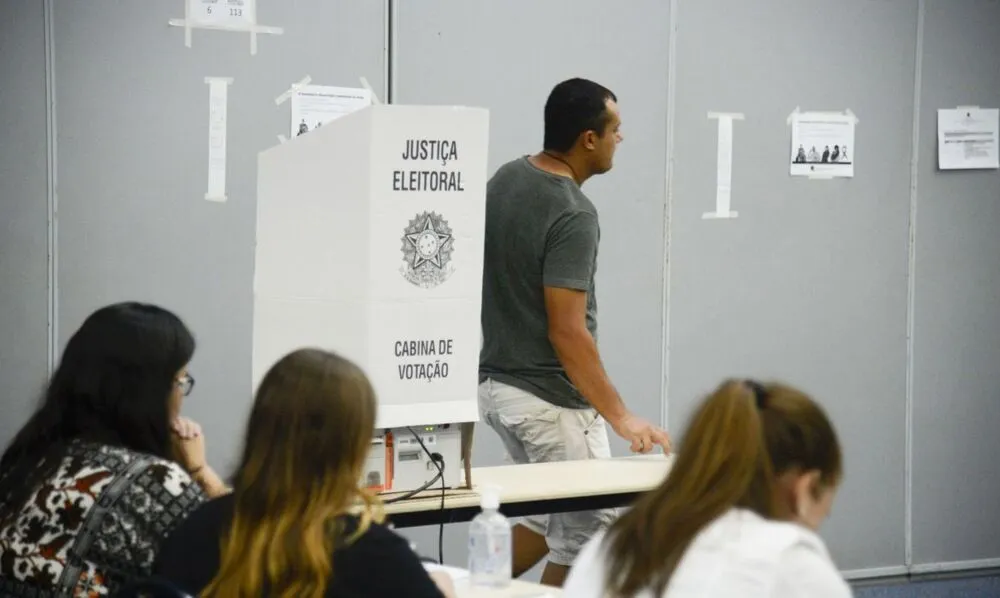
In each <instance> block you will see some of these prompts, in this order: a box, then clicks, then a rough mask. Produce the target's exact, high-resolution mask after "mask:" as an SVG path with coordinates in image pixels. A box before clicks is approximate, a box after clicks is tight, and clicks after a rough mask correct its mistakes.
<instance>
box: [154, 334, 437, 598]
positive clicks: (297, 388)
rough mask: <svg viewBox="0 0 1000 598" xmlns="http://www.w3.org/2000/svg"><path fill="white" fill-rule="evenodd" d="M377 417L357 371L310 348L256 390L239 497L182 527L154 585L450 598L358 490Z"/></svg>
mask: <svg viewBox="0 0 1000 598" xmlns="http://www.w3.org/2000/svg"><path fill="white" fill-rule="evenodd" d="M375 411H376V401H375V394H374V391H373V390H372V387H371V384H370V383H369V381H368V379H367V378H366V377H365V375H364V373H363V372H362V371H361V370H360V369H359V368H358V367H356V366H355V365H354V364H352V363H351V362H349V361H348V360H346V359H343V358H341V357H338V356H337V355H334V354H332V353H328V352H325V351H320V350H314V349H303V350H299V351H295V352H293V353H291V354H289V355H287V356H286V357H284V358H282V359H281V360H280V361H278V362H277V363H276V364H275V365H274V366H273V367H272V368H271V370H270V371H268V373H267V374H266V375H265V376H264V379H263V380H262V381H261V384H260V388H259V389H258V391H257V396H256V399H255V401H254V405H253V408H252V410H251V413H250V420H249V423H248V424H247V429H246V437H245V445H244V449H243V457H242V459H241V461H240V464H239V467H238V469H237V471H236V474H235V477H234V490H233V493H232V494H231V495H229V496H226V497H224V498H220V499H216V500H213V501H210V502H208V503H206V504H205V505H203V506H202V507H201V508H199V509H198V510H196V511H195V512H194V513H193V514H192V515H191V516H190V517H189V518H188V519H187V520H186V521H185V522H184V523H183V524H181V525H180V526H179V527H178V528H177V530H176V531H175V532H174V533H173V534H172V535H171V536H170V537H169V538H168V540H167V541H166V542H165V544H164V546H163V548H162V550H161V552H160V557H159V559H158V561H157V563H156V566H155V571H156V573H157V575H158V576H159V577H161V578H163V579H165V580H167V581H169V582H172V583H174V584H175V585H177V586H179V587H180V588H181V589H183V590H185V591H187V592H188V593H190V594H192V595H197V596H201V597H202V598H209V597H214V598H228V597H233V596H276V597H278V596H280V597H282V598H293V597H294V598H320V597H324V596H326V597H334V596H336V597H343V598H347V597H354V596H358V597H361V596H364V597H365V598H383V597H384V598H389V597H393V598H395V597H398V596H407V597H408V598H441V597H442V596H444V595H445V592H444V591H443V590H442V589H441V587H439V585H438V584H437V583H436V582H435V580H432V578H431V577H430V576H429V575H428V573H427V572H426V571H425V570H424V567H423V565H421V563H420V560H419V559H418V557H417V556H416V554H415V553H414V552H413V551H412V550H411V549H410V547H409V544H408V543H407V542H406V541H405V540H404V539H403V538H401V537H400V536H398V535H396V533H395V532H393V531H392V530H390V529H389V528H387V527H385V526H384V525H382V523H381V522H382V516H381V512H380V510H379V508H378V505H377V504H376V502H375V500H374V499H373V498H372V497H371V496H369V495H368V494H367V493H366V492H365V491H364V490H362V489H361V487H360V481H361V474H362V471H363V466H364V462H365V459H366V458H367V455H368V451H369V449H370V447H371V439H372V432H373V429H374V426H375ZM359 502H360V503H361V504H362V505H363V508H362V509H361V511H360V514H359V515H354V514H351V512H352V507H353V506H354V505H357V504H358V503H359ZM440 583H441V586H442V587H444V589H445V590H447V592H448V593H449V594H450V591H451V588H450V587H449V586H448V584H447V582H445V581H441V582H440Z"/></svg>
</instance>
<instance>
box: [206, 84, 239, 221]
mask: <svg viewBox="0 0 1000 598" xmlns="http://www.w3.org/2000/svg"><path fill="white" fill-rule="evenodd" d="M232 82H233V78H232V77H205V83H207V84H208V191H207V192H206V193H205V199H207V200H208V201H218V202H224V201H226V131H227V125H226V123H227V104H228V101H229V85H230V84H232Z"/></svg>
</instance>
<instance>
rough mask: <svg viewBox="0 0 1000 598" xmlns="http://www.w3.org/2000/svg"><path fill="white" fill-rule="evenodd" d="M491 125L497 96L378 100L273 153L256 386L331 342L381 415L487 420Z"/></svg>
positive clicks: (390, 423)
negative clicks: (430, 102) (357, 372)
mask: <svg viewBox="0 0 1000 598" xmlns="http://www.w3.org/2000/svg"><path fill="white" fill-rule="evenodd" d="M488 135H489V114H488V112H487V111H486V110H485V109H481V108H464V107H443V106H397V105H374V106H371V107H368V108H365V109H362V110H360V111H358V112H354V113H352V114H349V115H346V116H343V117H341V118H338V119H336V120H334V121H332V122H330V123H328V124H326V125H324V126H323V127H321V128H319V129H317V130H315V131H311V132H310V133H309V134H308V135H303V136H301V137H296V138H295V139H293V140H291V141H289V142H288V143H283V144H281V145H278V146H276V147H273V148H271V149H268V150H266V151H264V152H262V153H261V154H260V156H259V164H258V189H257V245H256V261H255V272H254V330H253V382H254V387H256V386H257V384H258V383H259V382H260V379H261V378H262V377H263V375H264V373H265V372H266V371H267V369H268V368H269V367H271V365H272V364H273V363H274V362H275V361H277V360H278V359H280V358H281V357H282V356H283V355H285V354H286V353H288V352H290V351H292V350H295V349H298V348H302V347H318V348H322V349H328V350H332V351H336V352H338V353H339V354H341V355H343V356H345V357H347V358H349V359H351V360H352V361H354V362H355V363H357V364H358V365H359V366H361V367H362V368H364V370H365V372H366V373H367V374H368V376H369V378H370V379H371V381H372V384H373V385H374V387H375V391H376V393H377V395H378V400H379V414H378V423H377V427H379V428H392V427H398V426H410V425H423V424H431V423H445V422H450V423H457V422H472V421H477V420H478V410H477V406H476V387H477V384H478V365H479V326H480V322H479V316H480V306H481V298H482V275H483V235H484V218H485V195H486V172H487V171H486V153H487V142H488Z"/></svg>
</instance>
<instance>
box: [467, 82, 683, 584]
mask: <svg viewBox="0 0 1000 598" xmlns="http://www.w3.org/2000/svg"><path fill="white" fill-rule="evenodd" d="M620 125H621V120H620V118H619V114H618V105H617V98H616V97H615V95H614V94H613V93H611V91H609V90H608V89H606V88H604V87H602V86H600V85H598V84H597V83H594V82H593V81H588V80H586V79H570V80H568V81H563V82H562V83H560V84H558V85H556V86H555V88H554V89H553V90H552V92H551V94H550V95H549V98H548V101H547V102H546V103H545V140H544V144H543V145H544V150H543V151H542V152H541V153H538V154H535V155H534V156H524V157H521V158H518V159H516V160H513V161H511V162H508V163H507V164H505V165H503V166H501V167H500V169H499V170H498V171H497V173H496V174H495V175H493V178H491V179H490V181H489V183H488V185H487V189H486V249H485V262H484V271H483V311H482V326H483V348H482V351H481V353H480V357H479V378H480V385H479V410H480V414H481V416H482V418H483V420H484V421H485V422H486V423H487V424H489V426H490V427H491V428H493V429H494V430H495V431H496V432H497V434H499V435H500V438H501V439H502V440H503V442H504V445H505V446H506V448H507V452H508V453H509V454H510V456H511V458H512V459H513V460H514V461H515V462H516V463H537V462H544V461H568V460H579V459H601V458H607V457H610V456H611V449H610V446H609V444H608V434H607V428H606V427H605V421H607V422H608V423H609V424H611V428H612V429H613V430H614V431H615V433H617V434H618V435H619V436H621V437H622V438H624V439H625V440H627V441H628V442H630V443H631V445H632V450H633V451H635V452H649V451H651V450H652V449H653V447H654V445H657V444H659V445H661V446H662V447H663V448H664V450H669V447H670V440H669V437H668V436H667V434H666V432H664V431H663V430H662V429H660V428H658V427H657V426H654V425H653V424H651V423H650V422H648V421H646V420H644V419H642V418H640V417H637V416H636V415H634V414H632V413H631V412H630V411H629V410H628V408H626V407H625V404H624V403H623V402H622V399H621V397H620V396H619V395H618V391H617V390H615V387H614V386H613V385H612V384H611V381H610V380H609V379H608V375H607V373H606V372H605V371H604V367H603V365H602V364H601V358H600V355H599V354H598V351H597V341H596V336H597V302H596V299H595V298H594V271H595V270H596V267H597V246H598V241H599V238H600V227H599V226H598V221H597V209H596V208H595V207H594V204H593V203H591V201H590V200H589V199H588V198H587V196H586V195H584V193H583V191H581V190H580V186H581V185H582V184H583V182H584V181H586V180H587V179H588V178H590V177H591V176H593V175H595V174H603V173H605V172H607V171H609V170H611V163H612V158H613V157H614V153H615V148H616V147H617V145H618V143H619V142H620V141H621V140H622V136H621V133H620V131H619V127H620ZM616 515H617V512H616V510H614V509H607V510H601V511H588V512H577V513H560V514H553V515H551V516H549V517H547V518H546V517H529V518H526V519H525V520H524V522H523V523H522V524H519V525H517V526H515V528H514V536H513V543H514V563H513V568H514V575H515V576H518V575H521V574H522V573H524V572H525V571H527V570H528V569H530V568H531V567H533V566H534V565H535V564H537V563H538V562H539V561H540V560H541V559H542V558H544V557H545V555H546V554H548V555H549V562H548V563H547V564H546V567H545V571H544V573H543V574H542V583H545V584H548V585H554V586H562V583H563V581H564V580H565V578H566V575H567V573H568V572H569V568H570V566H571V565H572V564H573V561H574V560H575V559H576V556H577V553H578V552H579V551H580V548H581V547H582V546H583V544H584V543H585V542H587V540H589V539H590V538H591V537H592V536H593V535H594V534H595V533H597V532H600V531H602V530H603V529H605V528H606V527H607V526H608V525H609V524H610V523H611V522H612V521H613V520H614V518H615V516H616Z"/></svg>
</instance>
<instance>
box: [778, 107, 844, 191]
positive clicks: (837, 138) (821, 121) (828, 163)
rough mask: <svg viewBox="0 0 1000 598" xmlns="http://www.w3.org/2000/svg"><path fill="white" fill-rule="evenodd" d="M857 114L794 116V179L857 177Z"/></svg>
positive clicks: (817, 113) (820, 113) (807, 114)
mask: <svg viewBox="0 0 1000 598" xmlns="http://www.w3.org/2000/svg"><path fill="white" fill-rule="evenodd" d="M855 122H856V119H855V117H854V115H853V114H838V113H831V112H797V113H795V114H793V115H792V117H791V123H792V151H791V159H790V172H791V175H792V176H806V177H817V178H823V177H853V176H854V153H855V151H854V125H855Z"/></svg>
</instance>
